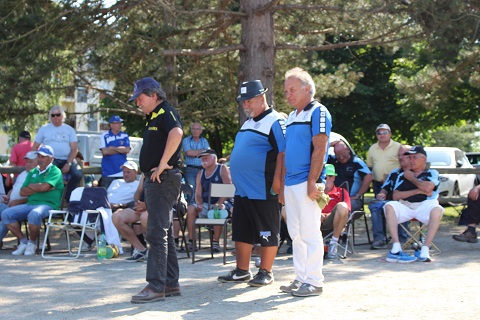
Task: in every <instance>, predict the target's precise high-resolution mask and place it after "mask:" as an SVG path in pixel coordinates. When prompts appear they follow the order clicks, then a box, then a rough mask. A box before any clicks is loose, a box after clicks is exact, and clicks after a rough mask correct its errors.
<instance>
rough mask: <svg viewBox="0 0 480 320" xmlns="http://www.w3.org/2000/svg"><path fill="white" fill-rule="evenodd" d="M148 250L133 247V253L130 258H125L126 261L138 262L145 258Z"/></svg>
mask: <svg viewBox="0 0 480 320" xmlns="http://www.w3.org/2000/svg"><path fill="white" fill-rule="evenodd" d="M147 255H148V250H145V251H140V250H137V249H133V254H132V256H131V257H130V258H127V259H126V260H125V261H126V262H140V261H144V260H146V259H147Z"/></svg>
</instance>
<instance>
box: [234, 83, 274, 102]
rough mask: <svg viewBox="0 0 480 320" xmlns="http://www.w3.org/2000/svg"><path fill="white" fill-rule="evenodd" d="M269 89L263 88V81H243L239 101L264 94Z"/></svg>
mask: <svg viewBox="0 0 480 320" xmlns="http://www.w3.org/2000/svg"><path fill="white" fill-rule="evenodd" d="M267 91H268V89H265V88H263V84H262V81H260V80H253V81H247V82H244V83H242V86H241V87H240V95H239V96H238V97H237V101H244V100H250V99H252V98H255V97H256V96H259V95H261V94H264V93H265V92H267Z"/></svg>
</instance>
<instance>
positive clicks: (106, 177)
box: [100, 115, 130, 188]
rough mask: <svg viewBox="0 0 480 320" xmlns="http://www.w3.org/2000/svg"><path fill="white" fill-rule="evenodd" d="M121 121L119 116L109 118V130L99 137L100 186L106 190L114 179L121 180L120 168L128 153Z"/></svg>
mask: <svg viewBox="0 0 480 320" xmlns="http://www.w3.org/2000/svg"><path fill="white" fill-rule="evenodd" d="M122 123H123V119H122V118H120V116H117V115H115V116H111V117H110V120H109V125H110V130H108V131H106V132H104V133H103V134H102V136H101V137H100V150H101V151H102V156H103V157H102V179H101V180H100V186H101V187H104V188H108V187H109V186H110V183H112V181H113V180H115V179H121V178H122V176H123V172H122V170H121V166H122V165H123V164H124V163H125V162H126V161H127V154H128V153H129V152H130V138H129V137H128V134H127V133H126V132H123V131H122Z"/></svg>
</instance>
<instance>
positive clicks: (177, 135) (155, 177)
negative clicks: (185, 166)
mask: <svg viewBox="0 0 480 320" xmlns="http://www.w3.org/2000/svg"><path fill="white" fill-rule="evenodd" d="M182 136H183V130H182V129H181V128H179V127H175V128H173V129H171V130H170V131H169V132H168V138H167V144H166V146H165V150H164V151H163V155H162V159H160V163H159V164H158V167H156V168H155V169H153V170H152V171H153V173H152V175H151V179H152V181H158V182H159V183H160V182H161V181H160V175H161V174H162V172H163V171H164V170H168V169H172V166H170V165H168V160H170V158H171V157H172V156H173V154H174V153H175V151H177V148H178V146H179V145H180V143H182Z"/></svg>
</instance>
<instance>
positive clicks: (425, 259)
mask: <svg viewBox="0 0 480 320" xmlns="http://www.w3.org/2000/svg"><path fill="white" fill-rule="evenodd" d="M414 255H415V258H417V261H420V262H430V261H432V260H430V254H427V256H424V257H422V251H421V250H415V253H414Z"/></svg>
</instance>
